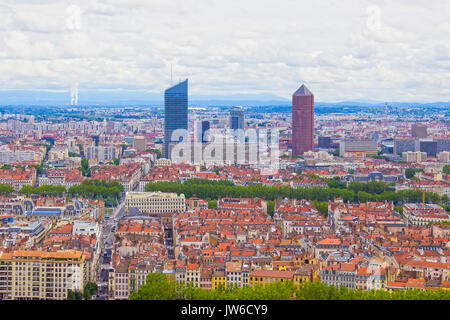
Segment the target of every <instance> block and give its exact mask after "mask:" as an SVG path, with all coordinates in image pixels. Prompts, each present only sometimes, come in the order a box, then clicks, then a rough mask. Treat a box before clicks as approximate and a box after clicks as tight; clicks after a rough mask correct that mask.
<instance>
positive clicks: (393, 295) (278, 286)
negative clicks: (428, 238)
mask: <svg viewBox="0 0 450 320" xmlns="http://www.w3.org/2000/svg"><path fill="white" fill-rule="evenodd" d="M176 299H182V300H294V299H297V300H450V291H446V290H425V291H421V290H396V291H393V292H389V291H384V290H370V291H364V290H362V289H359V290H351V289H348V288H346V287H336V286H328V285H326V284H324V283H321V282H312V283H308V282H307V283H303V284H302V285H301V286H296V285H295V284H294V283H293V282H292V281H286V282H274V283H269V284H267V285H266V286H265V287H263V286H255V287H244V288H239V287H228V288H225V287H223V286H219V287H218V288H217V289H216V290H211V291H210V290H205V289H203V288H194V287H193V286H192V285H191V284H186V283H177V282H176V281H174V280H168V279H167V278H166V275H164V274H161V273H151V274H149V275H148V277H147V282H146V284H145V285H143V286H141V287H140V288H139V290H138V291H136V292H133V293H132V294H131V295H130V300H176Z"/></svg>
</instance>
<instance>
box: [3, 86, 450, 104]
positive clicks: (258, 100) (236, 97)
mask: <svg viewBox="0 0 450 320" xmlns="http://www.w3.org/2000/svg"><path fill="white" fill-rule="evenodd" d="M70 98H71V96H70V92H69V91H66V92H62V91H58V92H56V91H31V90H4V91H0V106H23V105H30V106H33V105H34V106H48V105H55V106H70V101H71V99H70ZM385 104H386V102H380V101H375V100H369V99H358V100H348V101H342V102H319V101H317V102H316V104H315V105H316V106H317V107H336V106H368V107H369V106H371V107H376V106H380V107H381V106H385ZM387 104H388V105H389V106H400V107H408V106H409V107H443V108H449V107H450V102H430V103H420V102H387ZM78 105H79V106H96V105H99V106H124V105H130V106H131V105H135V106H163V105H164V94H163V93H153V92H144V91H131V90H115V91H93V90H82V91H80V93H79V95H78ZM235 105H242V106H247V107H255V106H290V105H291V100H290V99H285V98H282V97H279V96H277V95H274V94H230V95H223V94H222V95H195V94H194V95H190V96H189V106H224V107H227V106H235Z"/></svg>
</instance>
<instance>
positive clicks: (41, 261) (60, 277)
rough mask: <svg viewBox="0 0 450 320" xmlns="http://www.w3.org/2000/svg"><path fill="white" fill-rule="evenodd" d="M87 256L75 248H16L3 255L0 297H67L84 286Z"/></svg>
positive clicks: (47, 298) (46, 298) (52, 298)
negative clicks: (43, 249)
mask: <svg viewBox="0 0 450 320" xmlns="http://www.w3.org/2000/svg"><path fill="white" fill-rule="evenodd" d="M84 271H85V256H84V255H83V252H81V251H76V250H68V251H56V252H44V251H14V252H11V253H3V254H2V255H1V256H0V297H2V298H3V299H11V300H42V299H44V300H65V299H67V292H68V290H72V291H82V290H83V288H84Z"/></svg>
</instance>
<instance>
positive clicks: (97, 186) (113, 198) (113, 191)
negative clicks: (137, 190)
mask: <svg viewBox="0 0 450 320" xmlns="http://www.w3.org/2000/svg"><path fill="white" fill-rule="evenodd" d="M123 191H124V188H123V185H121V184H120V183H119V182H118V181H106V180H95V179H94V180H84V181H83V182H82V183H81V184H77V185H74V186H72V187H70V188H69V190H68V193H69V194H70V195H71V196H76V195H77V196H83V197H87V198H91V199H98V200H103V201H105V204H106V206H115V205H117V203H118V200H119V197H120V194H121V193H122V192H123Z"/></svg>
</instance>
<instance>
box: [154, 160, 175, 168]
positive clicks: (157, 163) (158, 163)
mask: <svg viewBox="0 0 450 320" xmlns="http://www.w3.org/2000/svg"><path fill="white" fill-rule="evenodd" d="M171 165H172V161H171V160H169V159H164V158H161V159H158V160H156V161H155V167H169V166H171Z"/></svg>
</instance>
